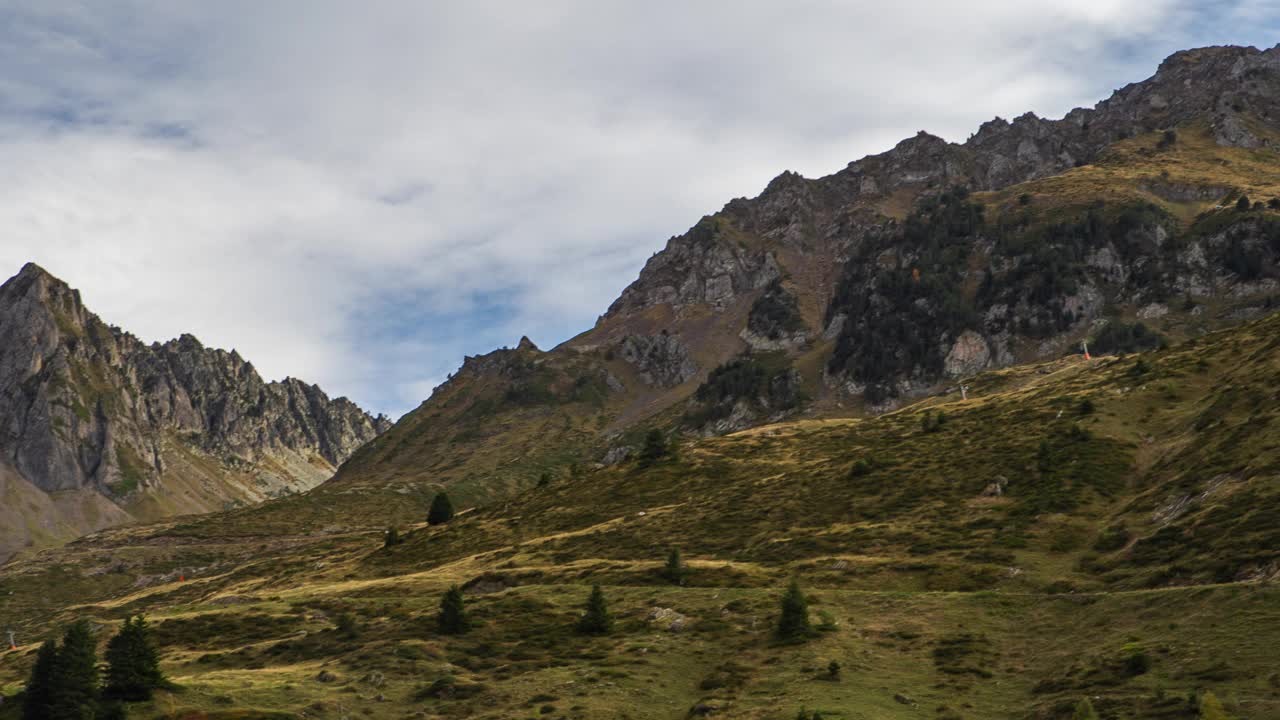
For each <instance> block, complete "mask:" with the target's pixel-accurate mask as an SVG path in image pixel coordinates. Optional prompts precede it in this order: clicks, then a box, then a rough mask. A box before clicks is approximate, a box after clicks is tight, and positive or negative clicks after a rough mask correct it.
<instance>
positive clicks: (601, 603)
mask: <svg viewBox="0 0 1280 720" xmlns="http://www.w3.org/2000/svg"><path fill="white" fill-rule="evenodd" d="M612 629H613V617H612V616H610V615H609V606H608V603H606V602H605V599H604V591H603V590H601V589H600V586H599V585H593V586H592V587H591V595H590V596H589V597H587V611H586V613H584V614H583V616H582V619H580V620H579V621H578V632H580V633H582V634H584V635H606V634H608V632H609V631H610V630H612Z"/></svg>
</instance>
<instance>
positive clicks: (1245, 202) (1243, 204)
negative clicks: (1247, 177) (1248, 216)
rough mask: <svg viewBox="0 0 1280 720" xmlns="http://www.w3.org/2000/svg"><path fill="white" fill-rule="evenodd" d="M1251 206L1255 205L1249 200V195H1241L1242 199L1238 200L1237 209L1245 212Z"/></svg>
mask: <svg viewBox="0 0 1280 720" xmlns="http://www.w3.org/2000/svg"><path fill="white" fill-rule="evenodd" d="M1251 207H1253V204H1252V203H1250V202H1249V196H1248V195H1241V196H1240V199H1239V200H1237V201H1236V210H1239V211H1241V212H1244V211H1245V210H1248V209H1249V208H1251Z"/></svg>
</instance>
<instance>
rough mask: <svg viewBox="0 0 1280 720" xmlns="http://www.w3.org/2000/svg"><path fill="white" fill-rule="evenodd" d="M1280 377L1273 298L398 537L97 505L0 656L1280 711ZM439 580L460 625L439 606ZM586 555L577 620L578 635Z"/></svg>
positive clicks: (415, 706) (606, 692) (854, 704)
mask: <svg viewBox="0 0 1280 720" xmlns="http://www.w3.org/2000/svg"><path fill="white" fill-rule="evenodd" d="M1277 380H1280V316H1270V317H1267V318H1264V319H1262V320H1259V321H1255V322H1253V323H1251V324H1248V325H1245V326H1242V327H1240V328H1236V329H1233V330H1228V331H1223V332H1219V333H1214V334H1211V335H1207V336H1204V337H1201V338H1199V339H1197V340H1195V341H1193V342H1188V343H1183V344H1180V345H1176V346H1174V347H1172V348H1170V349H1166V350H1161V351H1156V352H1151V353H1145V354H1142V355H1130V356H1127V357H1106V358H1098V359H1094V360H1092V361H1085V360H1083V359H1081V358H1079V357H1071V358H1066V359H1062V360H1059V361H1055V362H1051V363H1044V364H1039V365H1028V366H1019V367H1015V368H1011V369H1007V370H1002V371H997V372H991V373H986V374H984V375H981V376H979V377H978V378H976V379H975V380H974V381H973V382H972V383H970V385H971V388H970V391H969V392H970V396H969V398H968V399H967V400H962V399H961V398H960V397H959V396H958V395H956V394H950V395H942V396H938V397H935V398H932V399H930V400H928V401H926V402H924V403H920V404H918V405H915V406H912V407H909V408H906V409H903V410H901V411H898V412H895V413H891V414H888V415H885V416H881V417H878V418H873V419H866V420H857V419H831V420H814V421H799V422H793V423H785V424H780V425H771V426H765V427H761V428H757V429H754V430H750V431H746V432H743V433H738V434H735V435H731V436H727V437H721V438H714V439H707V440H700V441H697V442H690V443H686V444H684V445H683V446H681V447H680V449H679V453H678V457H677V458H675V459H670V460H666V461H663V462H660V463H658V464H657V465H654V466H653V467H649V468H641V467H639V466H638V465H636V464H634V463H631V464H623V465H621V466H617V467H613V468H608V469H601V470H596V471H589V472H582V473H580V474H578V475H576V476H571V475H569V474H568V473H563V474H560V475H557V476H556V478H555V479H554V481H553V482H552V483H551V485H550V486H548V487H545V488H535V489H530V490H527V491H525V492H523V493H521V494H519V495H518V496H516V497H514V498H512V499H511V500H509V501H507V502H503V503H497V504H493V505H490V506H487V507H484V508H480V509H478V510H474V511H470V512H467V513H464V514H462V515H460V516H459V517H457V518H455V520H454V521H453V522H452V523H450V524H448V525H445V526H443V527H431V528H428V527H424V526H421V525H415V526H413V527H411V528H409V527H404V526H402V530H409V536H408V539H407V542H406V543H405V544H403V545H400V546H397V547H394V548H390V549H383V548H381V542H380V538H379V536H378V534H377V533H376V532H373V531H368V530H359V529H350V528H347V527H343V526H332V527H326V526H322V525H309V524H303V525H299V524H294V525H292V526H290V525H288V523H287V517H286V516H285V514H282V512H281V511H280V510H279V508H281V507H285V508H287V507H292V506H291V505H290V502H294V503H296V502H298V500H296V499H295V500H291V501H281V502H277V503H274V504H269V505H268V506H265V507H264V508H262V509H257V510H249V511H241V512H236V513H223V514H218V515H212V516H207V517H203V518H195V519H190V520H187V521H183V522H172V523H168V524H166V525H161V526H146V527H138V528H131V529H124V530H116V531H110V532H107V533H103V534H100V535H98V536H95V537H92V538H88V539H85V540H82V541H80V542H77V543H74V544H72V545H71V546H69V547H68V548H66V549H64V550H61V551H57V552H49V553H45V554H44V555H42V556H40V557H37V558H35V559H32V560H30V561H25V562H22V563H18V564H16V565H13V566H11V567H10V568H9V569H8V570H7V571H6V573H5V574H4V575H3V576H2V577H0V613H3V614H4V617H6V618H8V619H10V621H11V622H13V624H14V625H15V627H16V628H17V629H19V631H20V637H21V639H22V640H23V644H22V647H21V648H20V649H19V650H18V651H16V652H10V653H6V654H4V655H0V686H3V687H5V688H6V692H8V693H13V692H16V691H17V689H18V687H19V685H20V682H21V680H22V678H23V675H24V673H25V672H26V670H27V668H28V667H29V664H30V662H31V659H32V657H33V655H34V651H35V648H36V643H37V641H38V639H39V638H40V637H41V635H42V634H43V633H45V632H47V631H48V630H49V629H51V628H53V627H55V626H56V625H57V624H59V623H61V622H65V621H66V620H68V619H69V618H71V617H75V616H89V617H91V618H93V619H94V620H95V621H97V622H99V623H102V624H104V625H106V626H109V625H111V624H113V623H115V622H118V621H119V620H120V619H122V618H123V617H124V616H125V615H126V614H128V613H131V612H139V611H145V612H148V613H149V614H150V615H151V617H152V621H153V623H154V624H155V626H156V630H157V636H158V639H159V640H160V641H161V643H162V649H163V655H164V664H165V668H166V670H167V671H168V672H169V673H170V675H171V676H172V677H173V678H174V679H175V681H177V683H178V684H179V685H180V687H181V691H180V692H176V693H164V694H162V695H161V696H160V697H159V698H158V699H157V701H156V702H154V703H153V704H150V705H147V706H140V707H138V708H135V715H134V716H135V717H188V715H184V714H182V713H185V712H188V711H190V712H193V713H198V714H193V715H189V716H190V717H261V716H263V715H260V714H259V715H254V714H252V713H250V714H246V713H248V712H249V711H250V710H251V709H252V710H254V712H258V711H261V712H282V713H286V715H285V716H287V717H302V716H306V717H344V716H347V717H356V716H361V717H371V718H400V717H406V716H417V717H487V718H513V717H514V718H525V717H529V718H532V717H550V718H559V717H565V718H598V717H631V718H680V717H685V716H686V715H687V713H689V711H690V710H691V708H694V707H695V706H701V707H702V708H703V709H706V708H708V707H712V708H717V709H718V710H717V712H719V713H720V716H722V717H734V718H790V717H794V716H795V714H796V712H797V711H798V710H799V709H800V707H801V706H804V707H807V708H809V709H811V710H812V709H819V710H821V711H822V713H823V715H824V716H825V717H837V718H915V717H945V718H957V717H959V718H1053V717H1067V716H1069V710H1070V707H1071V706H1072V704H1073V703H1074V702H1075V701H1076V700H1077V699H1078V698H1080V697H1083V696H1085V695H1088V696H1090V697H1093V698H1095V700H1094V704H1095V706H1096V707H1098V709H1099V710H1100V712H1101V714H1102V715H1103V717H1107V718H1180V717H1185V718H1191V717H1195V714H1194V709H1193V705H1192V704H1190V703H1189V702H1188V700H1187V698H1188V697H1189V696H1195V694H1196V693H1198V692H1201V691H1203V690H1205V689H1212V690H1213V691H1214V692H1215V694H1217V695H1218V696H1219V697H1220V698H1224V699H1225V700H1226V704H1227V705H1228V708H1229V710H1230V711H1231V712H1232V713H1234V714H1235V715H1236V716H1237V717H1241V718H1267V717H1275V716H1277V715H1278V714H1280V687H1278V686H1280V675H1277V674H1276V672H1277V671H1276V668H1275V660H1276V658H1277V654H1276V651H1275V649H1274V648H1275V647H1277V643H1278V642H1280V631H1278V630H1277V628H1280V623H1278V622H1277V621H1280V594H1278V592H1280V591H1277V590H1276V588H1275V587H1274V585H1273V582H1272V581H1273V580H1274V577H1275V575H1276V573H1277V569H1278V568H1280V542H1278V540H1280V537H1277V533H1280V524H1278V523H1277V522H1275V520H1276V518H1277V516H1278V513H1280V497H1278V495H1277V493H1280V483H1278V482H1277V476H1278V475H1280V472H1278V466H1277V460H1278V459H1280V453H1278V450H1280V435H1277V433H1276V432H1274V426H1273V422H1274V421H1275V414H1276V412H1277V409H1276V408H1277V407H1278V406H1277V403H1276V402H1275V401H1276V399H1277V397H1276V393H1277V390H1276V388H1277V387H1280V383H1278V382H1277ZM939 413H941V414H942V415H943V416H944V418H945V419H944V420H943V421H942V422H941V423H939V422H938V421H937V418H938V414H939ZM925 418H928V420H926V419H925ZM993 486H995V487H1001V488H1002V491H1001V493H1000V494H998V495H997V494H995V492H994V489H990V490H989V488H993ZM672 546H678V547H680V548H681V550H682V551H683V553H684V556H685V558H686V559H687V561H688V564H689V573H688V576H687V578H686V580H685V582H684V584H683V585H679V586H677V585H674V584H672V583H670V582H668V581H666V580H664V579H663V578H662V577H661V575H660V572H659V571H660V568H661V565H662V561H663V559H664V557H665V555H666V552H667V549H668V548H670V547H672ZM180 573H181V574H184V575H186V577H187V580H186V581H185V582H179V581H178V575H179V574H180ZM792 577H797V578H799V580H800V581H801V583H802V585H803V587H804V588H805V589H806V591H807V592H808V593H809V594H810V596H811V604H812V608H811V609H812V615H813V619H814V622H815V623H816V624H821V625H825V626H826V628H825V630H824V631H822V632H819V633H818V635H817V636H816V637H815V638H814V639H813V640H810V641H809V642H806V643H802V644H798V645H786V644H779V643H778V642H777V641H775V640H774V639H773V637H772V636H771V626H772V623H773V622H774V619H775V618H776V612H777V611H776V608H777V600H778V597H779V595H780V593H781V589H782V587H783V586H784V585H785V584H786V582H787V581H788V579H790V578H792ZM452 583H462V584H466V585H467V586H468V593H467V597H468V603H469V606H470V608H471V609H472V611H473V613H474V616H475V620H476V628H475V629H474V630H473V631H472V632H471V633H470V634H468V635H466V636H463V637H461V638H449V637H445V636H441V635H439V634H437V633H436V632H435V630H434V627H433V614H434V611H435V607H436V605H437V603H438V601H439V595H440V593H441V592H442V591H443V590H444V589H445V588H446V587H447V586H448V585H450V584H452ZM593 583H599V584H602V585H603V586H604V587H605V590H606V593H607V596H608V597H609V599H610V601H611V603H612V607H613V610H614V612H615V614H616V616H617V620H618V623H617V628H616V631H615V632H614V633H613V634H612V635H610V636H607V637H603V638H586V637H581V636H578V635H576V634H574V633H573V632H572V626H573V623H574V621H575V618H576V617H577V614H578V613H579V612H580V608H581V604H582V602H583V600H584V599H585V597H586V594H587V591H588V589H589V587H590V585H591V584H593ZM673 613H674V614H673ZM343 614H348V615H350V616H351V617H352V618H353V619H354V620H355V626H356V628H357V630H356V632H355V633H354V634H347V633H344V632H343V631H341V630H339V629H338V628H337V625H338V619H339V618H340V617H341V616H342V615H343ZM677 617H679V618H683V620H682V621H681V623H682V624H681V627H680V628H679V629H678V631H673V630H672V627H671V625H672V622H673V620H674V619H675V618H677ZM104 634H105V633H104ZM831 660H836V661H838V662H839V663H840V665H841V666H842V668H843V669H842V671H841V673H840V677H839V678H838V679H835V680H832V679H829V678H826V677H825V672H826V671H825V668H826V667H827V664H828V663H829V662H830V661H831ZM322 671H324V672H327V673H330V674H332V675H334V676H335V678H334V679H332V680H331V681H328V682H321V681H320V680H319V679H318V677H319V674H320V673H321V672H322ZM326 679H328V678H326ZM4 707H5V708H11V707H12V703H8V704H6V705H5V706H4ZM0 712H4V711H0ZM0 717H3V715H0Z"/></svg>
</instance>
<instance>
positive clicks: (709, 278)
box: [609, 218, 780, 314]
mask: <svg viewBox="0 0 1280 720" xmlns="http://www.w3.org/2000/svg"><path fill="white" fill-rule="evenodd" d="M779 275H780V271H779V269H778V264H777V261H776V260H774V259H773V257H772V256H771V255H768V254H765V255H759V254H756V253H751V252H748V251H747V250H744V249H743V248H741V247H740V246H738V245H736V244H734V243H732V242H726V241H725V239H724V237H723V233H722V229H721V227H720V224H719V222H718V221H716V220H715V219H713V218H703V220H702V221H701V222H699V223H698V224H697V225H696V226H694V228H693V229H692V230H690V231H689V232H687V233H685V234H684V235H681V236H680V237H676V238H672V239H671V241H670V242H669V243H668V244H667V249H666V250H664V251H662V252H661V253H658V254H657V255H654V256H653V257H652V258H650V260H649V262H648V263H647V264H646V265H645V267H644V269H643V270H641V272H640V279H639V280H637V281H636V282H634V283H632V284H631V285H630V286H629V287H627V289H626V290H623V292H622V295H621V296H620V297H619V298H618V299H617V300H615V301H614V303H613V305H611V306H610V307H609V313H610V314H613V313H626V312H630V311H633V310H642V309H644V308H647V307H651V306H653V305H658V304H663V303H665V304H669V305H672V306H675V307H683V306H685V305H692V304H698V303H705V304H707V305H710V306H712V307H714V308H718V309H720V308H724V307H725V306H727V305H728V304H729V303H730V302H732V301H733V300H734V298H736V297H737V296H738V295H740V294H741V293H744V292H748V291H750V290H755V289H759V288H762V287H764V286H765V285H768V284H769V283H770V282H772V281H773V280H774V279H776V278H777V277H778V276H779Z"/></svg>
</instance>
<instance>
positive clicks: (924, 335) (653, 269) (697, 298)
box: [338, 46, 1280, 500]
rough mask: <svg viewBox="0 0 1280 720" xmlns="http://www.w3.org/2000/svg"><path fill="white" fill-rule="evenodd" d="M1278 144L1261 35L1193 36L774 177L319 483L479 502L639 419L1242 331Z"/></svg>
mask: <svg viewBox="0 0 1280 720" xmlns="http://www.w3.org/2000/svg"><path fill="white" fill-rule="evenodd" d="M1277 148H1280V46H1277V47H1275V48H1272V49H1269V50H1265V51H1264V50H1258V49H1256V48H1246V47H1212V48H1200V49H1195V50H1187V51H1182V52H1178V53H1175V54H1174V55H1172V56H1170V57H1169V58H1168V59H1166V60H1165V61H1164V62H1163V63H1161V65H1160V67H1159V69H1158V70H1157V72H1156V73H1155V75H1154V76H1152V77H1151V78H1149V79H1147V80H1144V81H1142V82H1138V83H1133V84H1130V85H1127V86H1125V87H1123V88H1121V89H1120V90H1118V91H1116V92H1115V93H1114V94H1113V95H1112V96H1111V97H1110V98H1109V99H1107V100H1104V101H1102V102H1100V103H1099V104H1098V105H1096V106H1095V107H1094V108H1080V109H1076V110H1073V111H1071V112H1070V113H1068V114H1067V115H1066V116H1065V117H1064V118H1062V119H1060V120H1046V119H1042V118H1039V117H1037V116H1035V115H1034V114H1031V113H1028V114H1025V115H1022V116H1020V117H1018V118H1017V119H1015V120H1013V121H1012V122H1009V121H1005V120H1002V119H999V118H997V119H995V120H992V121H990V122H988V123H985V124H984V125H983V126H982V127H981V128H979V129H978V130H977V132H976V133H975V134H974V135H973V136H972V137H971V138H969V139H968V140H967V141H966V142H964V143H959V144H957V143H949V142H947V141H945V140H943V139H941V138H938V137H935V136H932V135H929V134H927V133H924V132H921V133H919V134H918V135H916V136H914V137H912V138H908V139H906V140H904V141H902V142H901V143H899V144H898V145H897V146H896V147H894V148H893V149H891V150H889V151H887V152H885V153H882V154H879V155H873V156H869V157H866V158H863V159H861V160H857V161H855V162H852V163H849V165H848V166H847V167H846V168H845V169H843V170H840V171H839V172H836V173H834V174H832V175H830V176H827V177H823V178H818V179H806V178H803V177H801V176H800V175H797V174H795V173H792V172H784V173H782V174H781V175H779V176H778V177H776V178H775V179H774V180H773V181H771V182H770V183H769V184H768V186H767V187H766V188H765V189H764V191H763V192H762V193H761V194H760V195H759V196H758V197H756V198H752V199H745V198H738V199H735V200H732V201H730V202H729V203H727V204H726V205H725V206H724V208H723V209H722V210H720V211H719V212H717V213H715V214H712V215H708V216H706V217H704V218H702V220H701V221H699V222H698V223H697V224H695V225H694V227H692V228H691V229H689V230H688V231H687V232H685V233H684V234H682V235H679V236H676V237H673V238H671V239H670V240H669V241H668V243H667V245H666V248H665V249H663V250H662V251H660V252H658V253H656V254H655V255H654V256H653V257H651V258H650V259H649V261H648V262H647V263H646V265H645V267H644V268H643V270H642V271H641V272H640V275H639V277H638V278H637V279H636V280H635V282H633V283H632V284H630V285H629V286H628V287H627V288H626V289H625V290H623V291H622V293H621V295H620V296H619V297H618V299H617V300H616V301H614V302H613V303H612V304H611V305H610V307H609V308H608V310H607V311H606V312H605V314H604V315H602V316H601V317H600V318H599V320H598V321H597V323H596V325H595V327H593V328H592V329H590V330H588V331H586V332H584V333H582V334H581V335H579V336H577V337H575V338H573V339H571V340H569V341H567V342H566V343H564V344H562V345H561V346H560V347H557V348H554V349H552V350H549V351H545V352H544V351H540V350H538V349H537V348H532V347H523V346H522V347H520V348H516V349H514V350H500V351H495V353H493V354H491V355H486V356H483V357H481V358H475V359H469V360H468V362H467V363H466V364H464V367H463V368H462V370H460V371H459V373H457V374H456V375H454V376H453V377H452V378H451V379H450V380H449V381H448V382H447V383H445V385H444V386H442V387H441V388H439V389H438V390H437V392H436V393H434V394H433V396H432V397H431V398H430V399H429V400H427V401H426V402H424V403H423V405H422V406H421V407H420V408H418V409H417V410H415V411H414V412H412V413H409V414H408V415H406V416H405V417H404V418H402V419H401V421H400V422H399V423H398V424H397V426H396V427H395V428H393V429H392V430H391V431H389V433H388V434H387V435H386V436H385V437H382V438H380V439H379V440H378V441H377V442H375V443H371V444H370V445H369V446H368V447H367V448H365V449H364V450H362V451H361V452H359V453H357V454H356V456H355V457H354V458H353V460H352V462H351V463H349V466H348V467H344V468H343V469H342V470H341V471H340V473H339V476H338V477H339V479H341V480H342V481H346V482H350V483H355V484H362V485H369V486H377V487H388V488H389V487H392V486H401V485H405V484H409V485H419V486H422V487H423V488H429V487H432V486H441V485H443V486H453V487H456V488H457V490H458V492H460V493H461V494H462V495H464V496H466V497H474V498H475V499H477V500H484V499H487V498H492V497H495V496H501V495H502V494H504V493H506V492H507V491H508V490H510V489H511V488H515V487H522V486H526V485H528V484H529V483H532V482H534V481H535V480H536V479H537V478H538V477H539V476H540V474H541V473H544V472H560V471H563V470H564V468H565V466H566V465H569V464H571V463H573V462H579V463H593V462H601V461H603V462H614V461H616V460H618V459H619V458H622V457H625V456H626V454H627V453H628V452H631V451H633V450H634V449H635V448H636V447H637V445H638V440H639V436H640V435H642V434H643V431H644V429H645V428H648V427H658V428H661V429H663V430H665V431H668V432H686V433H697V434H716V433H724V432H730V431H733V430H738V429H742V428H746V427H750V426H752V425H757V424H761V423H764V422H770V421H776V420H778V419H781V418H783V417H786V416H789V415H794V414H798V413H799V414H808V415H819V416H821V415H848V414H862V413H867V412H882V411H884V410H887V409H891V408H893V407H897V406H899V405H900V404H902V403H903V402H907V401H909V400H910V399H911V398H915V397H920V396H922V395H926V394H928V393H930V392H934V391H936V390H937V389H939V388H941V387H945V385H946V384H947V383H951V382H954V381H955V380H956V379H957V378H961V377H964V376H966V375H969V374H972V373H975V372H979V371H981V370H983V369H985V368H991V367H1001V366H1006V365H1010V364H1013V363H1019V362H1028V361H1034V360H1041V359H1045V358H1051V357H1056V356H1058V355H1061V354H1063V353H1064V352H1069V351H1071V349H1072V348H1078V347H1079V343H1080V342H1081V341H1082V340H1088V339H1091V338H1094V337H1095V336H1098V335H1100V334H1102V333H1104V332H1105V333H1106V334H1108V335H1110V336H1116V337H1119V336H1125V337H1129V336H1131V335H1132V334H1133V333H1140V334H1143V338H1145V340H1144V342H1160V338H1161V337H1162V336H1167V337H1169V338H1171V339H1176V338H1178V337H1187V336H1191V335H1197V334H1200V333H1203V332H1207V331H1210V330H1213V329H1215V328H1217V327H1221V326H1224V325H1228V324H1233V323H1236V322H1239V321H1240V320H1242V319H1245V318H1248V317H1253V316H1256V315H1258V314H1260V313H1264V312H1267V308H1268V307H1271V306H1272V305H1273V304H1274V302H1275V296H1276V295H1277V293H1278V292H1280V284H1278V280H1280V272H1277V269H1276V266H1277V258H1278V257H1280V212H1277V210H1278V209H1280V204H1277V203H1280V201H1277V203H1270V204H1268V202H1267V201H1270V200H1272V199H1275V198H1278V197H1280V153H1278V152H1277ZM1241 202H1245V204H1246V205H1247V207H1248V209H1247V210H1245V211H1241V210H1240V209H1239V203H1241ZM1139 323H1141V326H1142V327H1141V329H1137V328H1138V324H1139ZM1108 327H1109V328H1110V330H1107V328H1108Z"/></svg>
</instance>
